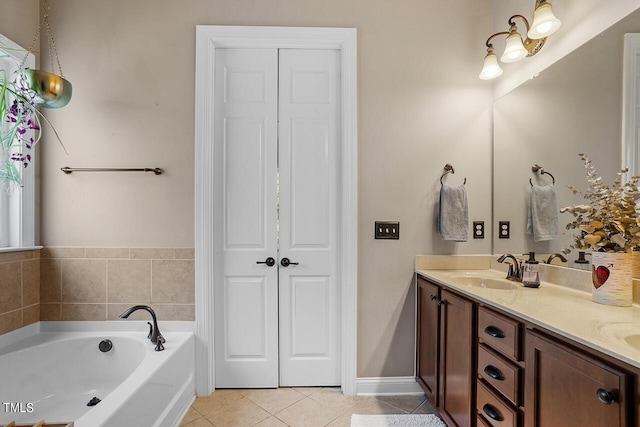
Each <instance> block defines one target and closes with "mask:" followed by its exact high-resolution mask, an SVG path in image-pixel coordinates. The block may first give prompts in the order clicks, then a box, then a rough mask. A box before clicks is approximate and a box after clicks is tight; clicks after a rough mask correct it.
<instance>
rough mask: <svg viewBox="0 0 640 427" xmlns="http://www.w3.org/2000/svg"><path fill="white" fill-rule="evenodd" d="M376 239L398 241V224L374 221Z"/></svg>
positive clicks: (395, 222)
mask: <svg viewBox="0 0 640 427" xmlns="http://www.w3.org/2000/svg"><path fill="white" fill-rule="evenodd" d="M374 236H375V238H376V239H396V240H397V239H399V238H400V223H399V222H397V221H376V230H375V233H374Z"/></svg>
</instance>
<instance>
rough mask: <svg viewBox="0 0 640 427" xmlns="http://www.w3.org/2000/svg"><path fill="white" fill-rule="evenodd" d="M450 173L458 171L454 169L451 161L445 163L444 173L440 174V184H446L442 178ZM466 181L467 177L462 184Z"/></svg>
mask: <svg viewBox="0 0 640 427" xmlns="http://www.w3.org/2000/svg"><path fill="white" fill-rule="evenodd" d="M448 173H450V174H454V173H456V171H455V170H454V169H453V166H451V165H450V164H449V163H447V164H446V165H444V173H443V174H442V175H441V176H440V185H444V183H443V182H442V178H444V176H445V175H446V174H448ZM466 183H467V178H465V179H464V182H463V183H462V185H465V184H466Z"/></svg>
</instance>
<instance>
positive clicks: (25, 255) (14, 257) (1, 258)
mask: <svg viewBox="0 0 640 427" xmlns="http://www.w3.org/2000/svg"><path fill="white" fill-rule="evenodd" d="M36 252H38V251H15V252H0V263H2V262H14V261H22V260H25V259H33V258H34V257H35V253H36Z"/></svg>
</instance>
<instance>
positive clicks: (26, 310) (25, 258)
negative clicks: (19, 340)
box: [0, 250, 40, 334]
mask: <svg viewBox="0 0 640 427" xmlns="http://www.w3.org/2000/svg"><path fill="white" fill-rule="evenodd" d="M39 282H40V251H37V250H35V251H21V252H3V253H0V334H5V333H7V332H11V331H13V330H16V329H19V328H21V327H23V326H27V325H30V324H31V323H35V322H37V321H38V320H40V285H39Z"/></svg>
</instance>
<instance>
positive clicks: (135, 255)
mask: <svg viewBox="0 0 640 427" xmlns="http://www.w3.org/2000/svg"><path fill="white" fill-rule="evenodd" d="M129 257H130V258H131V259H173V248H131V249H130V251H129Z"/></svg>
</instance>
